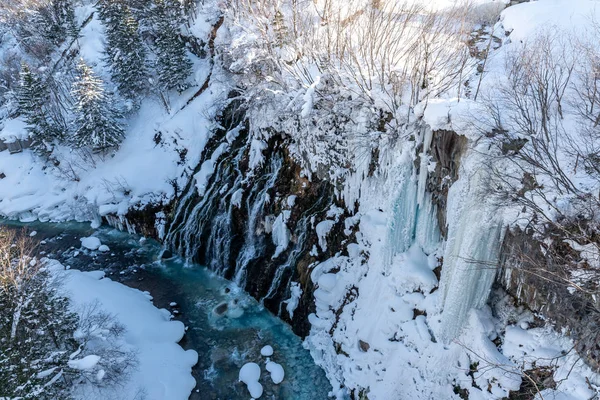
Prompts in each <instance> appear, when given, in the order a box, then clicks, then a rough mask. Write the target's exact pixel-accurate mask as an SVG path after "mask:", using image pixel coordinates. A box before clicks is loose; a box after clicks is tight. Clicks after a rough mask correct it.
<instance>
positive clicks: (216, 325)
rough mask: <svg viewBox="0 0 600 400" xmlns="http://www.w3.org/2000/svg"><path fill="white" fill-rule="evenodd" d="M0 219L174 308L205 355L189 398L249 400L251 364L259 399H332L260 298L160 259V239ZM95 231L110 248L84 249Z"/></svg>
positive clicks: (50, 250)
mask: <svg viewBox="0 0 600 400" xmlns="http://www.w3.org/2000/svg"><path fill="white" fill-rule="evenodd" d="M1 223H2V224H3V225H5V226H7V227H10V228H16V229H21V228H22V229H26V230H27V231H28V232H31V231H36V232H37V234H36V235H35V238H37V239H38V240H40V245H39V247H38V250H37V251H38V253H39V255H40V256H44V257H50V258H54V259H57V260H59V261H60V262H61V263H63V264H64V265H66V266H68V267H70V268H75V269H80V270H85V271H90V270H103V271H105V272H106V275H107V276H108V277H109V278H111V279H113V280H116V281H119V282H122V283H124V284H126V285H128V286H131V287H135V288H138V289H140V290H144V291H148V292H150V294H151V295H152V296H153V301H154V304H155V305H156V306H157V307H159V308H166V309H170V310H171V312H173V313H174V314H175V319H178V320H181V321H182V322H183V323H184V324H185V325H186V326H187V327H188V330H187V332H186V335H185V337H184V339H183V340H182V341H181V345H182V347H184V348H185V349H194V350H196V351H197V352H198V355H199V361H198V364H197V365H196V366H195V367H194V369H193V374H194V377H195V378H196V382H197V386H196V388H195V390H194V392H193V393H192V395H191V396H190V399H194V400H195V399H202V400H217V399H218V400H237V399H244V400H248V399H249V398H250V395H249V393H248V391H247V389H246V387H245V385H244V384H243V383H239V382H238V372H239V369H240V368H241V366H242V365H243V364H244V363H246V362H257V363H258V364H260V365H261V367H262V370H263V374H262V376H261V380H260V382H261V383H262V385H263V387H264V394H263V396H262V397H261V399H278V400H321V399H327V393H328V392H329V391H330V390H331V386H330V384H329V382H328V380H327V378H326V377H325V373H324V372H323V370H321V369H320V368H319V367H318V366H317V365H316V364H315V363H314V361H313V359H312V358H311V356H310V353H309V351H308V350H306V349H305V348H303V345H302V340H301V339H300V338H299V337H298V336H296V335H295V334H294V333H293V332H292V330H291V329H290V327H289V326H288V325H287V324H285V323H283V322H282V321H281V320H279V319H278V318H277V317H275V316H274V315H272V314H271V313H269V312H268V311H267V310H266V309H265V308H264V307H262V306H261V305H260V304H259V303H258V302H257V301H256V300H254V299H253V298H251V297H250V296H249V295H247V294H246V293H244V292H243V291H242V290H240V289H239V288H237V287H236V286H235V285H234V284H233V283H232V282H230V281H227V280H225V279H223V278H221V277H219V276H217V275H215V274H214V273H212V272H211V271H209V270H208V269H207V268H205V267H203V266H201V265H197V264H189V263H186V262H185V261H184V260H183V259H181V258H179V257H172V258H169V259H161V253H162V246H161V244H160V243H158V242H156V241H154V240H145V239H143V238H140V237H139V236H136V235H131V234H128V233H125V232H120V231H118V230H115V229H112V228H108V227H101V228H100V229H96V230H94V229H92V228H90V226H89V224H82V223H60V224H55V223H41V222H32V223H19V222H14V221H2V222H1ZM92 234H94V236H97V237H98V238H100V240H101V241H102V243H103V244H106V245H108V246H109V247H110V251H109V252H106V253H101V252H93V251H89V250H86V249H82V248H81V243H80V240H79V239H80V238H81V237H85V236H89V235H92ZM140 239H141V240H140ZM172 303H176V304H177V305H171V304H172ZM225 309H226V310H225ZM265 345H271V346H272V347H273V349H274V354H273V356H272V357H271V359H272V361H275V362H277V363H280V364H281V365H282V366H283V368H284V370H285V379H284V381H283V382H282V383H281V384H279V385H274V384H273V383H272V382H271V380H270V377H269V375H268V373H267V372H266V371H265V369H264V364H265V362H264V361H265V357H262V356H261V355H260V349H261V348H262V347H263V346H265Z"/></svg>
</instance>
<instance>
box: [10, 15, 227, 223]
mask: <svg viewBox="0 0 600 400" xmlns="http://www.w3.org/2000/svg"><path fill="white" fill-rule="evenodd" d="M95 11H96V10H95V8H94V6H93V5H92V4H89V5H84V6H79V7H76V16H77V21H78V22H79V23H81V22H83V21H84V20H86V19H87V17H88V16H90V15H91V14H92V13H93V12H95ZM104 43H105V38H104V27H103V25H102V23H101V22H100V20H99V17H98V13H97V12H95V14H94V17H93V19H92V20H91V22H90V23H89V24H87V25H86V26H85V27H84V28H83V30H82V32H81V36H80V37H79V39H78V41H77V45H78V47H79V51H80V55H81V56H82V57H83V58H84V59H85V60H86V61H87V62H88V63H89V64H90V65H92V66H93V68H94V71H95V72H96V73H98V75H99V76H101V77H102V78H103V79H104V80H106V81H107V82H109V81H110V72H109V71H108V69H107V66H106V65H105V63H104V62H103V61H102V60H103V58H104ZM209 64H210V63H208V62H198V63H197V64H196V65H197V67H198V71H197V72H199V73H200V72H204V73H201V74H200V75H203V76H205V75H207V73H208V71H210V65H209ZM201 70H202V71H201ZM214 72H215V74H214V75H215V78H216V75H218V73H217V72H218V71H214ZM203 83H204V79H203V78H202V81H201V82H196V84H197V85H198V87H199V86H200V85H202V84H203ZM198 87H192V88H190V89H189V90H188V91H186V92H184V93H183V94H182V95H181V96H179V97H176V96H175V95H174V94H172V95H170V94H167V95H169V96H171V97H172V98H170V99H169V100H170V101H171V106H172V107H171V109H172V111H171V112H168V111H166V110H165V108H164V106H163V105H162V103H161V102H160V101H159V99H158V98H156V97H153V96H149V97H147V98H145V99H143V100H142V102H141V104H140V107H139V110H137V111H136V112H135V113H133V114H130V115H128V116H127V117H126V119H125V121H124V122H125V125H126V138H125V140H124V141H123V142H122V144H121V146H120V148H119V150H118V151H117V152H116V153H115V154H114V156H113V155H109V156H107V157H101V156H99V155H91V154H87V153H85V152H81V151H77V150H76V151H73V150H72V149H70V148H68V147H63V146H58V148H57V149H55V156H56V158H57V159H59V160H60V161H61V163H60V165H59V167H57V168H55V167H52V166H49V167H47V166H46V165H45V164H44V163H43V162H40V160H39V159H38V158H37V156H35V155H34V154H33V153H32V152H31V150H24V151H23V152H22V153H18V154H12V155H11V154H9V152H8V151H2V152H0V173H3V174H4V175H6V177H5V178H4V179H1V180H0V215H2V216H5V217H9V218H13V219H19V220H21V221H33V220H36V219H39V220H40V221H66V220H75V221H94V222H95V223H96V224H97V223H98V221H99V217H100V216H105V215H108V214H116V215H119V216H122V215H125V214H126V213H127V211H128V210H129V208H131V207H143V206H144V205H146V204H148V203H150V202H161V201H168V200H170V199H172V198H173V196H174V194H175V191H174V184H177V186H178V187H179V188H182V187H185V185H186V184H187V182H188V179H189V171H190V170H191V169H193V168H195V167H196V166H197V164H198V162H199V160H200V156H201V154H202V152H203V150H204V147H205V145H206V143H207V141H208V139H209V138H210V136H211V134H212V132H213V130H214V128H215V124H214V116H215V115H216V113H217V112H218V111H219V110H220V108H221V106H222V104H223V103H222V102H220V99H224V98H225V97H226V95H227V92H228V84H227V83H226V82H225V80H221V79H214V80H211V82H210V89H209V90H205V91H204V92H203V93H202V94H201V95H200V96H198V97H197V98H195V99H194V100H193V101H192V102H191V103H190V104H189V105H187V106H186V107H183V104H185V103H187V101H188V99H189V97H190V96H191V95H192V94H193V93H195V92H196V91H197V90H198ZM1 124H2V125H0V138H8V137H11V138H12V137H14V138H24V137H26V136H27V132H26V130H25V124H24V122H23V121H21V120H20V119H5V120H3V121H2V122H1ZM156 138H160V142H159V143H157V142H156V141H155V140H156ZM11 140H12V139H11ZM184 149H185V150H187V154H186V155H185V157H182V154H183V153H182V150H184ZM207 167H208V166H207ZM203 172H206V175H209V174H210V171H209V169H208V168H207V170H205V171H203ZM199 178H200V176H199ZM202 178H203V179H205V178H207V176H204V177H202ZM200 181H201V182H200V183H202V181H203V180H202V179H200ZM200 187H202V185H200Z"/></svg>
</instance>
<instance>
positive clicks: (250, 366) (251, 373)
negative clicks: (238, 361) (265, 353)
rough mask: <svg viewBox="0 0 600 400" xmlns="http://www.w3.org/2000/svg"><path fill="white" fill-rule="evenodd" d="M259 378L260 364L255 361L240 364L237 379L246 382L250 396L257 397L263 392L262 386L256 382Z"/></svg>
mask: <svg viewBox="0 0 600 400" xmlns="http://www.w3.org/2000/svg"><path fill="white" fill-rule="evenodd" d="M259 379H260V366H259V365H258V364H256V363H252V362H251V363H246V364H244V365H243V366H242V368H241V369H240V373H239V381H240V382H243V383H245V384H246V386H247V387H248V391H249V392H250V396H252V397H253V398H254V399H258V398H259V397H260V396H262V394H263V387H262V385H261V384H260V383H259V382H258V380H259Z"/></svg>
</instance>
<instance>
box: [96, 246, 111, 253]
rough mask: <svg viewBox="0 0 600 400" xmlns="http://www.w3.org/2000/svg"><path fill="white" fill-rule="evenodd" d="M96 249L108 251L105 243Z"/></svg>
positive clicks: (103, 251)
mask: <svg viewBox="0 0 600 400" xmlns="http://www.w3.org/2000/svg"><path fill="white" fill-rule="evenodd" d="M98 251H101V252H102V253H106V252H109V251H110V248H109V247H108V246H107V245H105V244H103V245H100V246H99V247H98Z"/></svg>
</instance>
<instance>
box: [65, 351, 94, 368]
mask: <svg viewBox="0 0 600 400" xmlns="http://www.w3.org/2000/svg"><path fill="white" fill-rule="evenodd" d="M99 361H100V356H97V355H93V354H91V355H89V356H85V357H83V358H80V359H77V360H69V362H68V365H69V367H71V368H73V369H79V370H87V369H93V368H94V367H95V366H96V365H97V364H98V362H99Z"/></svg>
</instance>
